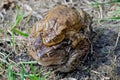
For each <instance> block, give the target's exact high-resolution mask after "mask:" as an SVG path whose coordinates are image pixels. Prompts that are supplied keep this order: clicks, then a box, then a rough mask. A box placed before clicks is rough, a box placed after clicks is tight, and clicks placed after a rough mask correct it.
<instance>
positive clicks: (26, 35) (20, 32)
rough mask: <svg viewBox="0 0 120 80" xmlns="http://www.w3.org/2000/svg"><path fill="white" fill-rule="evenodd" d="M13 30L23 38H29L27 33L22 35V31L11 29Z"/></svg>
mask: <svg viewBox="0 0 120 80" xmlns="http://www.w3.org/2000/svg"><path fill="white" fill-rule="evenodd" d="M13 30H14V32H16V33H18V34H19V35H21V36H24V37H28V36H29V35H28V34H27V33H23V32H22V31H20V30H18V29H13Z"/></svg>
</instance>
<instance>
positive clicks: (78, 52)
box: [58, 39, 90, 72]
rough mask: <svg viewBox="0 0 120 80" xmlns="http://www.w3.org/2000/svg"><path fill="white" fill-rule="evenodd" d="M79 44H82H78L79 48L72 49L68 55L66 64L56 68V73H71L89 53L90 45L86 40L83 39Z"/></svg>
mask: <svg viewBox="0 0 120 80" xmlns="http://www.w3.org/2000/svg"><path fill="white" fill-rule="evenodd" d="M81 42H82V44H78V45H81V46H79V48H78V47H77V49H74V50H73V51H71V52H70V53H69V59H68V61H67V63H66V64H64V65H63V66H62V67H60V68H58V71H60V72H69V71H72V70H74V69H76V68H77V67H78V66H79V65H80V63H81V61H83V60H84V57H85V56H86V55H87V54H88V53H89V50H90V43H89V40H88V39H84V40H83V41H81Z"/></svg>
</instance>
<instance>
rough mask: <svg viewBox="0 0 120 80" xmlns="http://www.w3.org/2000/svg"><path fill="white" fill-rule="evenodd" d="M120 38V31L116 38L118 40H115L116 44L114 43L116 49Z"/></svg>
mask: <svg viewBox="0 0 120 80" xmlns="http://www.w3.org/2000/svg"><path fill="white" fill-rule="evenodd" d="M119 38H120V31H119V32H118V36H117V38H116V42H115V45H114V50H115V49H116V47H117V45H118V41H119Z"/></svg>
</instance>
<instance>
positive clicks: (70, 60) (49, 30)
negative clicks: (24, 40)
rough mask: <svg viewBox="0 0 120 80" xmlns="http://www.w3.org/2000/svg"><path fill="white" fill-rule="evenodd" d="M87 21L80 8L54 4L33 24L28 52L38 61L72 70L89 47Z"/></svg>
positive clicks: (41, 63) (60, 69) (84, 13)
mask: <svg viewBox="0 0 120 80" xmlns="http://www.w3.org/2000/svg"><path fill="white" fill-rule="evenodd" d="M91 23H92V18H91V17H90V15H89V14H87V13H86V12H85V11H83V10H82V9H81V10H80V11H77V10H76V9H75V8H74V7H68V6H66V5H57V6H55V7H54V8H53V9H51V10H50V11H48V13H47V15H46V16H45V18H44V19H43V20H41V21H38V22H36V23H35V24H34V25H33V27H32V29H31V35H30V37H29V47H28V52H29V54H30V55H31V56H32V57H33V58H34V59H35V60H37V62H38V63H39V64H40V65H43V66H51V65H54V66H56V67H57V70H58V71H61V72H69V71H71V70H74V69H76V68H77V67H78V66H79V65H80V63H81V61H82V60H83V59H84V57H85V56H86V55H87V54H88V53H89V51H90V46H91V39H90V37H91V34H92V28H91Z"/></svg>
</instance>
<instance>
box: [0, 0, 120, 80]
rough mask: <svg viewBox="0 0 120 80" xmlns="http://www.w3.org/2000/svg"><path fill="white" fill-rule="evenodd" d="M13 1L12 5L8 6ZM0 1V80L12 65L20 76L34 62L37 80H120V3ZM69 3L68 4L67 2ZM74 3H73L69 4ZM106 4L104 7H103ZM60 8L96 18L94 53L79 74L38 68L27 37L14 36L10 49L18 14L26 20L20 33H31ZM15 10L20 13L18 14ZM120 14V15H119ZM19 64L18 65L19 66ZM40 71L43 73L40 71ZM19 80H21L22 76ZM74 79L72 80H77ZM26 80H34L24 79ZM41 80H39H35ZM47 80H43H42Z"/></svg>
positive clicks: (84, 0) (103, 0) (28, 69)
mask: <svg viewBox="0 0 120 80" xmlns="http://www.w3.org/2000/svg"><path fill="white" fill-rule="evenodd" d="M8 1H10V2H8ZM8 1H7V0H1V2H0V17H1V18H0V80H11V79H8V76H7V74H8V69H9V66H7V65H8V64H9V65H13V66H12V71H14V72H16V73H20V71H21V66H22V65H21V63H22V62H29V61H33V62H32V65H33V66H34V69H35V72H36V75H37V76H40V77H41V76H43V75H44V74H45V73H47V74H48V75H47V77H45V78H46V79H47V80H60V79H61V80H62V79H64V80H67V79H65V78H74V79H76V80H119V79H120V40H119V37H120V21H119V20H120V19H114V18H113V17H116V16H117V17H118V16H120V15H119V14H120V13H119V14H117V12H115V11H117V9H120V7H119V6H120V4H119V3H108V2H109V1H111V0H98V2H96V1H95V0H8ZM65 1H67V2H65ZM70 1H72V2H70ZM104 3H105V4H104ZM57 4H66V5H70V6H74V7H75V8H76V9H77V10H79V9H80V8H82V9H83V10H85V11H87V13H89V14H90V15H91V16H92V17H93V24H92V27H93V29H94V31H95V32H96V33H97V35H96V36H95V37H94V39H93V41H92V42H93V52H92V54H91V53H90V54H89V55H88V57H87V59H86V60H85V61H84V63H82V64H81V65H80V66H79V67H78V68H77V69H76V70H74V71H71V72H69V73H60V72H57V73H53V71H52V70H51V69H49V68H47V67H42V66H40V65H38V64H37V63H36V62H35V61H34V60H33V59H32V58H31V57H30V56H29V55H28V53H27V49H26V48H25V45H24V43H27V37H24V36H21V35H19V34H17V33H15V34H14V38H15V42H14V46H11V38H12V31H11V29H12V25H13V24H14V23H15V21H16V16H17V11H20V12H23V13H24V15H23V18H22V20H21V21H20V23H19V24H18V25H17V27H16V28H17V29H19V30H21V31H22V32H25V33H29V30H30V28H31V27H32V25H33V24H34V23H35V22H36V21H39V20H41V19H43V18H44V16H45V14H46V12H47V11H48V10H49V9H51V8H52V7H54V6H55V5H57ZM16 6H17V7H18V9H19V10H17V8H16ZM119 12H120V11H119ZM16 64H17V65H16ZM30 66H31V65H30V64H24V69H25V72H26V74H32V70H31V67H30ZM39 69H40V70H39ZM15 79H16V80H22V79H21V77H20V75H19V74H16V75H15ZM74 79H71V80H74ZM24 80H32V79H29V78H28V77H25V79H24ZM34 80H39V79H34ZM43 80H44V79H43Z"/></svg>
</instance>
